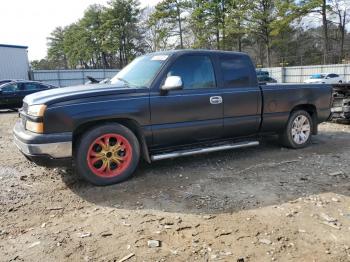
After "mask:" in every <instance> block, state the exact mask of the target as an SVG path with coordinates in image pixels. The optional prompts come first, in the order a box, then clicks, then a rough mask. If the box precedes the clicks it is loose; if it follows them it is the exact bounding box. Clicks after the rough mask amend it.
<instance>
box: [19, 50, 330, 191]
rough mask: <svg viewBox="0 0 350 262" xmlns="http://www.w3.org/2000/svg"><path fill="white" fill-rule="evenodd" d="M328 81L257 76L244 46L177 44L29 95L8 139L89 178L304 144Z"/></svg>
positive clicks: (321, 112)
mask: <svg viewBox="0 0 350 262" xmlns="http://www.w3.org/2000/svg"><path fill="white" fill-rule="evenodd" d="M331 100H332V87H331V86H329V85H325V84H271V85H270V84H268V85H259V84H258V81H257V75H256V71H255V68H254V65H253V63H252V61H251V59H250V58H249V56H248V55H246V54H244V53H238V52H224V51H207V50H178V51H167V52H158V53H151V54H146V55H144V56H141V57H138V58H136V59H135V60H134V61H133V62H131V63H130V64H129V65H128V66H126V67H125V68H124V69H122V70H121V71H120V72H118V74H117V75H116V76H115V77H114V78H113V79H111V81H110V83H108V84H103V85H100V84H97V85H91V86H76V87H66V88H59V89H52V90H48V91H43V92H39V93H35V94H32V95H28V96H26V97H25V99H24V104H23V107H22V109H21V110H20V120H19V121H18V122H17V124H16V125H15V127H14V142H15V144H16V145H17V147H18V148H19V150H20V151H21V152H22V153H23V154H24V155H25V156H26V157H27V158H28V159H30V160H31V161H34V162H36V163H37V164H40V165H46V166H60V165H72V164H73V166H74V167H75V169H76V172H77V173H78V174H79V175H81V176H83V177H84V178H85V179H86V180H88V181H90V182H91V183H93V184H95V185H109V184H114V183H118V182H121V181H124V180H125V179H127V178H129V177H130V176H131V175H132V174H133V173H134V171H135V169H136V168H137V166H138V163H139V161H140V158H141V157H142V158H143V159H145V160H146V161H147V162H152V161H157V160H161V159H166V158H174V157H180V156H187V155H193V154H200V153H209V152H215V151H219V150H228V149H233V148H242V147H249V146H256V145H258V144H259V141H260V139H261V138H262V137H263V136H265V135H270V134H277V135H279V137H280V140H281V143H282V145H284V146H286V147H290V148H295V149H297V148H303V147H305V146H307V145H308V144H309V143H310V140H311V136H312V135H313V134H316V133H317V127H318V124H319V123H321V122H323V121H325V120H327V119H328V117H329V116H330V107H331V102H332V101H331Z"/></svg>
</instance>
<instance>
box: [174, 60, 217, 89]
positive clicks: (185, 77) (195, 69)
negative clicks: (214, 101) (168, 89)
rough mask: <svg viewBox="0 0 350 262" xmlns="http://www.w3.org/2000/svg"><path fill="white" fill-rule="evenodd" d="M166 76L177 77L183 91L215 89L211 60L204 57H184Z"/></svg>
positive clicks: (177, 61) (176, 62)
mask: <svg viewBox="0 0 350 262" xmlns="http://www.w3.org/2000/svg"><path fill="white" fill-rule="evenodd" d="M168 76H179V77H181V80H182V83H183V89H200V88H215V75H214V69H213V65H212V62H211V59H210V58H209V57H208V56H204V55H195V56H191V55H184V56H181V57H179V58H178V59H177V60H176V61H175V63H174V64H173V65H172V66H171V67H170V69H169V71H168V74H167V77H168Z"/></svg>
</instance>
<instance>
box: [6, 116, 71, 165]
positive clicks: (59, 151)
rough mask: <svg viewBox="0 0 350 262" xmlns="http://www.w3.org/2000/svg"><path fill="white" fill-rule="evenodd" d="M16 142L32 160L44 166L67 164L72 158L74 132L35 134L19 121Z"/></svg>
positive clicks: (15, 135)
mask: <svg viewBox="0 0 350 262" xmlns="http://www.w3.org/2000/svg"><path fill="white" fill-rule="evenodd" d="M13 133H14V143H15V145H16V146H17V147H18V149H19V150H20V151H21V152H22V153H23V154H24V155H25V156H26V157H27V158H28V159H30V160H31V161H33V162H35V163H36V164H38V165H42V166H66V165H69V164H71V159H72V133H70V132H68V133H57V134H35V133H32V132H29V131H27V130H25V129H24V127H23V125H22V123H21V121H18V122H17V123H16V125H15V127H14V129H13Z"/></svg>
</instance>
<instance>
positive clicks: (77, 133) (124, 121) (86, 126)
mask: <svg viewBox="0 0 350 262" xmlns="http://www.w3.org/2000/svg"><path fill="white" fill-rule="evenodd" d="M109 123H113V124H120V125H123V126H125V127H127V128H128V129H130V130H131V131H132V132H133V133H134V134H135V136H136V137H137V140H138V141H139V144H140V147H141V156H142V157H143V158H144V159H145V160H146V161H147V162H148V163H151V158H150V155H149V151H148V146H147V143H146V139H145V136H144V135H143V132H142V129H141V126H140V125H139V124H138V123H137V122H136V121H135V120H133V119H128V118H114V119H104V120H93V121H89V122H85V123H83V124H80V125H78V126H77V127H76V128H75V129H74V131H73V150H75V148H76V143H77V142H78V141H79V138H80V137H81V136H82V135H83V134H84V133H85V132H86V131H88V130H90V129H92V128H94V127H97V126H99V125H103V124H109Z"/></svg>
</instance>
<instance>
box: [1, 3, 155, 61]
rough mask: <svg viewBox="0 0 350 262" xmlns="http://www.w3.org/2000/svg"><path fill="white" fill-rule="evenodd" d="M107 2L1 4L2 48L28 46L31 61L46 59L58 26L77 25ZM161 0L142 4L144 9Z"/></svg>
mask: <svg viewBox="0 0 350 262" xmlns="http://www.w3.org/2000/svg"><path fill="white" fill-rule="evenodd" d="M107 2H108V0H59V1H53V0H30V1H29V0H0V44H12V45H25V46H28V47H29V49H28V54H29V60H35V59H41V58H44V57H45V55H46V49H47V47H46V43H47V40H46V38H47V37H48V36H49V34H50V32H52V31H53V30H54V29H55V28H56V27H57V26H65V25H68V24H70V23H73V22H75V21H77V20H78V19H79V18H81V17H82V16H83V14H84V10H85V9H86V8H87V7H88V6H89V5H91V4H95V3H97V4H103V5H105V4H106V3H107ZM157 2H159V0H140V3H141V6H142V7H145V6H147V5H155V4H156V3H157Z"/></svg>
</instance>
